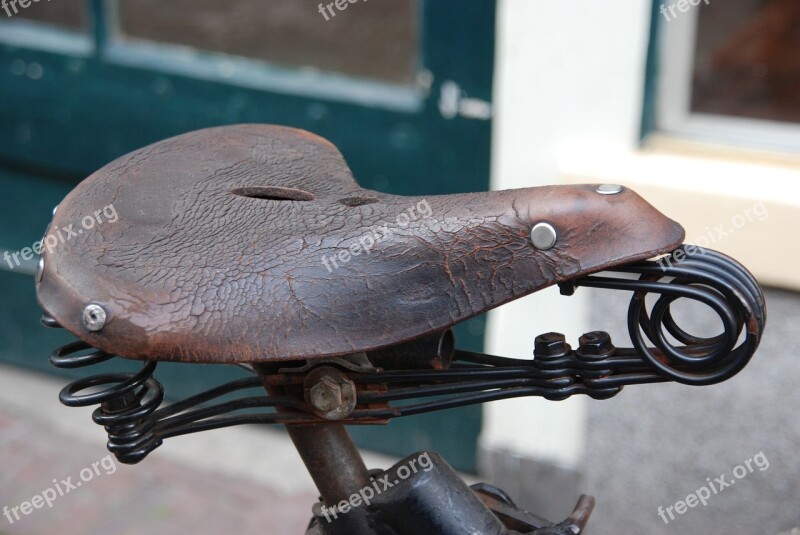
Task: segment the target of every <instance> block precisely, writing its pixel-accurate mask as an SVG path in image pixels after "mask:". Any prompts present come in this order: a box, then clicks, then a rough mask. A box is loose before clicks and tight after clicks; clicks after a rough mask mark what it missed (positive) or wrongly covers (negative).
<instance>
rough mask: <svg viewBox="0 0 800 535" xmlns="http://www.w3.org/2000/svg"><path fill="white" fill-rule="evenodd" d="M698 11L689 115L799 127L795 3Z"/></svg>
mask: <svg viewBox="0 0 800 535" xmlns="http://www.w3.org/2000/svg"><path fill="white" fill-rule="evenodd" d="M696 9H698V16H699V20H698V28H697V47H696V52H695V68H694V78H693V83H692V111H695V112H701V113H711V114H717V115H732V116H737V117H750V118H756V119H768V120H773V121H789V122H800V2H798V1H797V0H736V1H735V2H710V3H708V4H707V5H706V3H702V4H700V6H698V7H697V8H696Z"/></svg>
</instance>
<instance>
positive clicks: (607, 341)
mask: <svg viewBox="0 0 800 535" xmlns="http://www.w3.org/2000/svg"><path fill="white" fill-rule="evenodd" d="M578 343H579V344H580V346H579V347H578V357H582V358H586V359H596V358H604V357H608V356H610V355H612V354H613V353H614V350H615V349H616V348H615V347H614V344H612V343H611V336H610V335H609V334H608V333H607V332H605V331H591V332H588V333H586V334H584V335H583V336H581V337H580V338H578Z"/></svg>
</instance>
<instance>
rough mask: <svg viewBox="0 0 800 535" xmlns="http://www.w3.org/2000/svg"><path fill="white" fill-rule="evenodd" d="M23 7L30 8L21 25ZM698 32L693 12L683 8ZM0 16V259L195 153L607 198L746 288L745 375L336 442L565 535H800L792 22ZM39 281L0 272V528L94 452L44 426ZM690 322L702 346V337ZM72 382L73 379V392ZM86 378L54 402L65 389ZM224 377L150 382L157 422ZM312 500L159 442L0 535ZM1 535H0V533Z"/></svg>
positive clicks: (319, 10)
mask: <svg viewBox="0 0 800 535" xmlns="http://www.w3.org/2000/svg"><path fill="white" fill-rule="evenodd" d="M26 4H27V6H26ZM693 4H697V5H693ZM339 5H341V6H344V9H339V8H338V7H337V5H336V4H332V5H331V7H326V6H327V2H326V3H324V4H319V3H318V2H310V1H297V2H281V1H278V0H260V1H256V0H234V1H230V2H221V1H217V2H212V1H211V0H193V1H189V0H171V1H170V2H157V1H155V0H119V1H114V0H52V1H47V2H45V1H44V0H41V1H39V2H33V1H32V0H31V1H30V2H28V1H27V0H17V1H16V2H14V3H13V4H11V3H8V2H6V3H5V4H2V5H0V199H2V201H3V203H4V206H3V210H2V211H0V252H9V253H13V252H17V251H20V250H22V249H23V248H25V247H30V246H31V245H32V244H33V243H34V242H35V241H36V240H39V239H40V238H41V235H42V233H43V232H44V229H45V227H46V226H47V223H48V222H49V220H50V217H51V212H52V209H53V207H54V206H56V205H57V204H58V203H59V201H60V200H61V199H62V198H63V197H64V195H66V193H68V192H69V191H70V190H71V189H72V188H73V187H74V186H75V185H76V184H77V183H78V182H79V181H80V180H82V179H83V178H85V177H86V176H88V175H89V174H90V173H91V172H93V171H94V170H96V169H98V168H99V167H101V166H103V165H104V164H106V163H108V162H109V161H111V160H113V159H115V158H117V157H118V156H121V155H123V154H125V153H127V152H129V151H131V150H134V149H136V148H139V147H141V146H143V145H146V144H149V143H152V142H155V141H158V140H160V139H163V138H166V137H169V136H173V135H177V134H181V133H184V132H187V131H190V130H194V129H198V128H203V127H207V126H215V125H222V124H234V123H244V122H253V123H277V124H285V125H291V126H295V127H300V128H305V129H308V130H310V131H312V132H315V133H317V134H320V135H322V136H324V137H326V138H328V139H330V140H331V141H332V142H333V143H334V144H336V145H337V146H338V147H339V149H340V150H341V151H342V153H343V154H344V156H345V158H346V159H347V161H348V163H349V165H350V166H351V168H352V170H353V173H354V175H355V177H356V178H357V180H358V181H359V183H360V184H361V185H362V186H363V187H366V188H372V189H376V190H380V191H386V192H390V193H397V194H415V195H433V194H440V193H452V192H463V191H482V190H486V189H489V188H492V189H507V188H514V187H529V186H536V185H544V184H557V183H621V184H624V185H627V186H630V187H632V188H633V189H635V190H636V191H637V192H639V193H640V194H641V195H643V196H644V197H645V198H647V199H648V200H649V201H650V202H651V203H652V204H654V205H655V206H656V207H658V208H659V209H660V210H662V211H663V212H664V213H666V214H667V215H668V216H670V217H672V218H673V219H675V220H677V221H679V222H680V223H681V224H683V226H684V227H685V228H686V230H687V242H689V243H699V244H700V245H704V246H708V247H710V248H712V249H717V250H720V251H723V252H726V253H728V254H730V255H732V256H733V257H734V258H736V259H738V260H740V261H741V262H742V263H744V264H745V265H746V266H747V267H748V268H750V269H751V270H752V271H753V273H754V274H755V275H756V277H757V278H758V279H759V280H760V281H761V283H762V284H763V285H765V286H766V287H768V290H767V302H768V307H769V321H768V327H767V329H766V336H765V338H764V340H763V342H762V346H761V349H760V350H759V352H758V353H757V354H756V357H755V358H754V360H753V362H751V364H750V365H749V366H748V367H747V368H746V369H745V370H744V371H743V372H742V373H741V374H739V375H738V376H736V377H735V378H733V379H732V380H730V381H728V382H726V383H723V384H720V385H716V386H711V387H705V388H696V387H695V388H693V387H688V386H683V385H677V384H674V383H673V384H663V385H645V386H638V387H637V386H633V387H628V389H626V390H625V391H624V392H623V393H622V394H620V395H619V396H617V397H616V398H614V399H612V400H608V401H603V402H599V401H591V400H586V399H571V400H568V401H566V402H560V403H551V402H546V401H544V400H535V399H520V400H511V401H503V402H495V403H492V404H488V405H486V406H483V407H470V408H465V409H459V410H454V411H446V412H441V413H435V414H431V415H425V416H421V417H412V418H405V419H401V420H395V421H394V422H392V423H391V424H390V425H388V426H380V427H374V428H358V429H353V430H352V432H353V434H354V435H355V437H356V440H357V442H358V443H359V445H360V446H362V447H363V448H364V450H365V451H367V452H368V454H367V455H368V464H369V465H370V466H372V467H378V466H383V467H386V466H388V465H389V464H390V463H391V462H392V461H393V459H398V458H400V457H402V456H405V455H408V454H410V453H413V452H414V451H418V450H422V449H433V450H437V451H440V452H442V453H443V454H444V455H445V457H446V458H447V459H448V461H449V462H450V463H451V464H452V465H453V466H455V467H456V468H457V469H459V470H461V471H462V472H464V473H466V474H469V477H471V478H476V479H483V480H488V481H490V482H492V483H495V484H498V485H500V486H501V487H503V488H504V489H505V490H506V491H508V492H509V493H510V494H511V495H512V497H514V498H515V499H516V501H517V503H518V504H520V505H521V506H524V507H526V508H528V509H530V510H532V511H534V512H536V513H539V514H542V515H543V516H547V517H550V518H553V519H561V518H563V517H565V516H566V515H567V514H568V513H569V512H570V510H571V507H572V505H573V504H574V501H575V500H576V499H577V496H578V495H579V494H580V493H590V494H594V495H595V497H596V498H597V500H598V505H597V508H596V510H595V514H594V517H593V520H592V521H591V522H590V530H589V531H588V533H589V534H590V535H603V534H616V533H637V534H655V535H657V534H662V533H671V532H676V531H677V532H679V533H734V534H738V533H742V534H744V533H765V534H767V535H777V534H778V533H781V532H788V531H790V530H791V529H792V528H795V527H797V526H800V507H798V504H799V502H800V463H798V456H797V445H798V444H800V421H798V419H797V418H796V417H793V416H795V414H796V408H797V407H798V406H800V393H798V392H797V389H796V388H794V383H795V380H794V378H795V377H797V374H798V372H799V371H800V361H798V360H797V359H796V358H793V357H794V353H795V352H796V348H797V347H798V342H800V336H798V333H797V329H796V325H797V324H798V323H797V322H798V320H800V296H798V294H797V293H796V292H797V291H798V290H800V275H798V272H797V270H796V269H795V268H794V266H796V265H797V261H798V260H800V258H798V256H800V254H799V253H798V251H797V248H796V247H795V244H794V241H793V237H794V232H796V229H797V228H798V223H800V212H799V211H798V208H799V207H800V124H798V122H800V7H798V4H797V3H796V2H792V1H791V0H741V1H738V2H736V3H735V5H732V4H731V3H730V2H728V3H723V2H721V1H719V0H710V1H706V0H694V1H689V0H680V1H675V2H672V0H667V1H665V2H663V3H662V2H659V1H658V0H656V1H655V2H648V1H646V0H608V1H606V2H602V3H601V2H590V1H588V0H569V1H568V2H557V1H555V0H536V1H530V0H497V1H489V0H471V1H470V2H456V1H454V0H437V1H434V0H393V1H392V2H381V3H378V2H375V1H374V0H373V1H372V2H369V1H367V0H359V1H355V2H353V3H347V2H339ZM35 266H36V258H35V257H34V258H30V259H29V260H27V261H24V262H21V263H20V264H19V265H16V264H15V263H14V262H7V261H3V262H0V295H2V305H3V306H2V307H0V466H3V467H4V470H2V471H0V507H3V506H8V507H14V506H17V505H19V504H20V503H22V502H23V501H26V500H29V499H30V498H31V497H32V496H33V495H34V494H37V493H40V492H42V491H43V490H44V489H45V488H47V487H48V486H51V485H52V480H53V479H62V478H66V477H68V476H70V475H72V476H73V478H74V477H75V476H76V475H77V474H79V473H80V471H81V470H82V469H83V468H85V467H87V466H91V465H92V463H95V462H97V461H99V460H100V459H102V458H103V457H104V456H105V455H106V454H107V452H106V450H105V448H104V441H105V437H104V433H103V430H102V429H101V428H99V427H98V426H96V425H94V424H93V423H92V422H91V421H90V413H91V411H90V410H82V409H81V410H78V409H67V408H64V407H61V406H60V405H59V404H58V400H57V392H58V390H59V389H60V388H61V386H62V385H63V384H64V383H65V381H66V379H67V377H68V376H64V375H60V374H63V373H64V372H63V371H60V372H56V370H54V369H53V368H51V367H50V366H49V364H48V362H47V356H48V355H49V353H50V352H51V351H52V350H53V349H54V348H55V347H56V346H58V345H60V344H63V343H65V342H67V341H69V340H70V337H69V336H68V335H66V334H65V333H63V332H58V331H57V330H47V329H44V328H43V327H41V326H40V325H39V323H38V318H39V315H40V311H39V309H38V306H37V305H36V299H35V293H34V285H33V275H34V273H35ZM626 308H627V301H626V299H625V296H624V295H621V294H620V295H617V294H616V293H613V292H612V293H609V292H602V291H579V292H578V294H576V295H575V296H572V297H569V298H567V297H562V296H560V295H558V292H557V291H550V290H546V291H542V292H539V293H537V294H535V295H533V296H529V297H527V298H524V299H521V300H518V301H515V302H513V303H511V304H509V305H506V306H504V307H501V308H500V309H498V310H496V311H493V312H491V313H490V314H489V315H488V317H479V318H476V319H474V320H471V321H470V322H467V323H466V324H463V325H461V326H459V328H458V330H457V332H456V335H457V340H458V343H459V346H460V347H462V348H465V349H473V350H484V351H487V352H491V353H495V354H501V355H504V356H510V357H523V358H524V357H529V356H530V354H531V351H532V347H533V338H534V337H535V336H536V335H537V334H539V333H543V332H547V331H559V332H564V333H566V334H567V336H568V340H570V341H571V342H572V343H573V344H575V343H576V341H577V338H578V336H579V335H580V334H581V333H583V332H585V331H589V330H594V329H605V330H608V331H609V332H611V334H612V339H614V340H616V341H618V344H619V345H626V344H625V343H623V341H624V340H627V338H626V334H625V332H626V331H625V325H624V320H625V313H626ZM682 317H683V319H684V320H685V321H687V322H690V323H693V324H694V325H695V326H696V327H697V328H698V329H702V328H709V329H713V324H711V325H707V324H708V323H709V321H708V318H706V317H705V316H704V315H703V314H702V312H700V311H694V310H685V311H683V312H682ZM84 372H85V370H84ZM82 375H84V373H79V374H77V375H73V377H77V376H82ZM238 376H240V374H239V372H237V370H235V369H227V368H222V367H218V366H181V365H172V366H159V372H158V378H159V379H160V380H162V381H163V382H164V383H165V385H166V387H167V392H168V395H171V396H173V398H180V397H183V396H185V395H188V394H190V393H194V392H197V391H199V390H200V389H203V388H208V387H210V386H213V385H216V384H218V383H220V382H221V381H223V380H226V379H230V378H233V377H238ZM759 452H763V454H764V456H765V457H766V458H767V459H768V460H769V463H770V466H769V468H768V469H766V470H764V471H763V472H761V471H756V472H754V473H753V474H750V475H748V476H747V478H745V479H743V480H741V481H740V482H739V484H738V485H736V486H735V487H732V488H729V489H726V490H725V491H724V492H722V493H720V494H719V495H716V496H714V498H713V500H710V501H709V503H708V505H706V506H704V507H697V508H693V509H690V510H689V511H687V512H686V513H685V514H684V515H680V516H678V517H677V518H676V519H675V520H672V521H671V522H669V523H668V524H665V523H664V521H663V520H662V519H661V518H660V517H659V516H658V514H657V510H658V507H660V506H661V507H664V508H666V507H668V506H670V505H673V504H674V503H675V502H677V501H678V500H683V499H685V498H686V496H687V495H688V494H690V493H692V492H694V491H695V490H696V489H697V488H699V487H700V486H701V485H703V484H705V482H706V478H709V477H710V478H715V477H718V476H719V475H720V474H723V473H725V474H730V473H731V471H732V470H733V468H734V467H735V466H737V465H739V464H742V463H743V462H744V461H745V460H747V459H750V458H752V457H753V456H754V455H756V454H758V453H759ZM315 496H316V492H315V490H314V487H313V484H312V483H311V480H310V478H309V477H308V475H307V474H306V472H305V470H304V468H303V467H302V464H301V462H300V460H299V458H298V457H297V455H296V453H295V452H294V451H293V450H292V447H291V444H290V442H289V441H288V439H287V438H286V437H285V435H284V434H283V433H282V432H281V431H280V430H277V429H272V430H267V429H261V428H252V427H247V428H240V429H229V430H224V431H214V432H211V433H204V434H200V435H192V436H189V437H184V438H179V439H170V440H169V441H167V443H166V444H165V445H164V446H162V447H161V448H160V449H159V450H157V451H156V452H155V453H154V454H152V455H151V456H150V457H149V458H148V459H146V460H145V461H144V462H142V463H141V464H140V465H137V466H133V467H128V466H121V465H118V466H117V469H116V470H115V471H114V473H108V474H106V473H102V475H97V477H96V478H95V479H94V480H92V481H91V482H90V483H86V484H85V486H84V487H83V488H80V489H77V490H76V491H74V492H70V493H69V494H66V495H65V496H63V497H60V498H59V499H58V500H57V501H56V502H54V503H53V507H52V508H50V507H46V506H45V508H43V509H37V510H35V511H33V512H32V513H31V514H30V515H27V516H23V517H22V518H21V519H20V520H15V521H14V522H13V523H12V522H11V521H10V520H8V519H7V518H6V517H2V518H0V534H3V533H7V534H43V533H52V532H54V531H56V530H58V532H60V533H65V534H71V533H76V534H78V533H80V534H88V533H106V532H119V533H131V534H136V533H162V532H164V533H166V532H169V533H190V532H191V533H218V532H221V531H223V530H225V531H226V532H227V531H235V532H238V533H260V534H264V533H267V534H273V533H274V534H281V535H283V534H291V533H302V532H303V528H304V526H305V524H306V523H307V521H308V518H309V514H310V513H309V508H310V504H311V502H312V501H313V500H314V499H315ZM12 518H13V517H12Z"/></svg>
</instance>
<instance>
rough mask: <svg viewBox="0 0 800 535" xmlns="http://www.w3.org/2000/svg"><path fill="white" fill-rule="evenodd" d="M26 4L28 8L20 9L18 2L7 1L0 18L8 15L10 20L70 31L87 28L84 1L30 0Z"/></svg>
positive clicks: (0, 12)
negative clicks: (43, 24) (32, 22)
mask: <svg viewBox="0 0 800 535" xmlns="http://www.w3.org/2000/svg"><path fill="white" fill-rule="evenodd" d="M26 4H28V7H22V5H21V4H20V2H19V0H17V2H13V3H12V2H11V1H10V0H9V1H8V2H6V9H5V10H4V11H0V18H3V19H5V18H6V17H8V14H9V13H10V14H11V17H10V20H23V19H24V20H31V21H36V22H42V23H45V24H50V25H52V26H59V27H61V28H67V29H70V30H85V29H86V27H87V20H88V17H87V16H86V0H54V1H45V0H39V1H36V2H35V1H33V0H30V2H26ZM15 9H16V13H15V12H14V10H15ZM2 15H5V16H6V17H2Z"/></svg>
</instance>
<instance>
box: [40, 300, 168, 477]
mask: <svg viewBox="0 0 800 535" xmlns="http://www.w3.org/2000/svg"><path fill="white" fill-rule="evenodd" d="M42 323H43V324H44V325H46V326H48V327H60V325H58V323H57V322H56V321H55V320H53V319H52V318H50V317H47V316H44V317H42ZM87 350H90V351H89V352H86V351H87ZM114 357H116V355H113V354H111V353H106V352H105V351H102V350H100V349H96V348H93V347H92V346H90V345H89V344H87V343H86V342H84V341H80V340H79V341H76V342H72V343H70V344H67V345H65V346H62V347H59V348H58V349H56V350H55V351H54V352H53V354H52V355H51V356H50V363H51V364H52V365H53V366H55V367H57V368H82V367H84V366H93V365H95V364H100V363H101V362H106V361H108V360H110V359H112V358H114ZM155 370H156V362H155V361H149V362H146V363H145V364H144V366H142V369H141V370H139V371H138V372H129V373H125V372H117V373H105V374H100V375H94V376H91V377H86V378H84V379H79V380H77V381H73V382H72V383H70V384H68V385H67V386H65V387H64V388H63V389H62V390H61V392H60V393H59V396H58V398H59V400H60V401H61V403H63V404H64V405H66V406H68V407H88V406H91V405H97V404H99V405H100V406H99V407H98V408H97V409H95V411H94V412H93V413H92V420H94V422H95V423H97V424H99V425H102V426H103V427H104V428H105V430H106V432H107V433H108V450H109V451H110V452H112V453H114V454H115V455H116V457H117V459H118V460H119V461H120V462H122V463H126V464H135V463H138V462H139V461H141V460H142V459H144V458H145V457H146V456H147V454H149V453H150V452H151V451H153V450H154V449H156V448H157V447H158V446H160V445H161V443H162V440H161V438H159V437H157V436H156V435H155V433H154V428H155V426H156V419H155V418H154V417H153V413H155V411H156V410H157V409H158V408H159V406H160V405H161V403H162V401H163V400H164V387H163V386H162V385H161V383H159V382H158V381H157V380H156V379H154V378H153V373H154V372H155ZM98 387H100V388H99V389H98ZM91 389H94V391H92V392H89V393H85V394H78V392H82V391H86V390H91Z"/></svg>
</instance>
